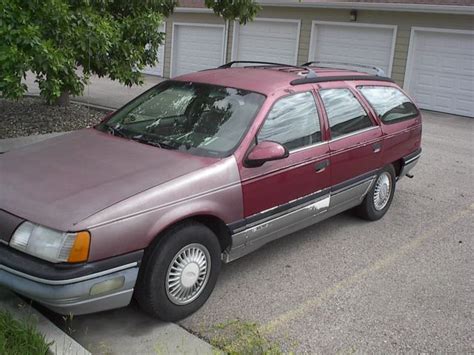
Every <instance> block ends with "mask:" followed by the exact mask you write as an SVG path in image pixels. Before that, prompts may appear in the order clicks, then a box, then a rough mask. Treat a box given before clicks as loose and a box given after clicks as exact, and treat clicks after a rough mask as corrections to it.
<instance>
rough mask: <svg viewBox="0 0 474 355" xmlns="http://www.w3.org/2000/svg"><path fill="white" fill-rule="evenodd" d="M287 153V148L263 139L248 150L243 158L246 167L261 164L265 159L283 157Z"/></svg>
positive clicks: (285, 156) (286, 155)
mask: <svg viewBox="0 0 474 355" xmlns="http://www.w3.org/2000/svg"><path fill="white" fill-rule="evenodd" d="M288 155H289V152H288V149H287V148H286V147H285V146H283V145H281V144H280V143H277V142H273V141H263V142H260V143H258V144H257V145H256V146H255V147H253V149H252V150H251V151H250V153H249V155H248V156H247V159H246V160H245V165H246V166H248V167H257V166H262V165H263V164H264V163H265V162H267V161H271V160H279V159H284V158H287V157H288Z"/></svg>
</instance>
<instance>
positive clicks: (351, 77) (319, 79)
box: [290, 75, 395, 86]
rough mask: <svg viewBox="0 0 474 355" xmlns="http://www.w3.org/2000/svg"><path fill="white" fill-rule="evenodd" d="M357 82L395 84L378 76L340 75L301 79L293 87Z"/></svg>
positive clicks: (389, 79) (294, 82) (295, 81)
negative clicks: (331, 82) (333, 82)
mask: <svg viewBox="0 0 474 355" xmlns="http://www.w3.org/2000/svg"><path fill="white" fill-rule="evenodd" d="M356 80H369V81H385V82H390V83H394V82H395V81H393V80H392V79H391V78H387V77H385V76H377V75H338V76H317V77H315V78H299V79H295V80H292V81H291V82H290V84H291V85H293V86H295V85H303V84H314V83H323V82H329V81H356Z"/></svg>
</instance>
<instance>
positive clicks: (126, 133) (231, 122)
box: [96, 81, 265, 157]
mask: <svg viewBox="0 0 474 355" xmlns="http://www.w3.org/2000/svg"><path fill="white" fill-rule="evenodd" d="M264 100H265V96H264V95H262V94H257V93H254V92H250V91H246V90H241V89H234V88H227V87H221V86H215V85H208V84H200V83H192V82H179V81H166V82H163V83H162V84H160V85H158V86H156V87H154V88H153V89H151V90H149V91H147V92H146V93H145V94H143V95H142V96H139V97H138V98H137V99H135V100H134V101H132V102H131V103H129V104H128V105H126V106H125V107H124V108H122V109H121V110H119V111H118V112H116V113H115V114H114V115H113V116H112V117H111V118H110V119H109V120H107V121H105V122H103V123H101V124H100V125H98V126H97V127H96V128H97V129H99V130H101V131H103V132H108V133H110V134H114V135H117V136H121V137H124V138H127V139H133V140H136V141H138V142H141V143H144V144H150V145H153V146H156V147H160V148H164V149H176V150H182V151H188V152H190V153H192V154H196V155H204V156H213V157H224V156H227V155H229V154H231V153H232V152H233V151H234V149H235V148H236V147H237V145H238V144H239V143H240V141H241V139H242V138H243V136H244V134H245V133H246V132H247V130H248V128H249V126H250V124H251V122H252V120H253V118H254V117H255V115H256V114H257V112H258V110H259V108H260V106H261V105H262V103H263V101H264Z"/></svg>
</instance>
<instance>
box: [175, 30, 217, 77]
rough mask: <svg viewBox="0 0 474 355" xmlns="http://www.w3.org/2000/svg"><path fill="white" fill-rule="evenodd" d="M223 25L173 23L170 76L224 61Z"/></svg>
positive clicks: (210, 66)
mask: <svg viewBox="0 0 474 355" xmlns="http://www.w3.org/2000/svg"><path fill="white" fill-rule="evenodd" d="M224 44H225V38H224V25H208V24H189V23H174V24H173V50H172V57H171V77H173V76H178V75H182V74H186V73H191V72H195V71H198V70H203V69H208V68H215V67H217V66H219V65H221V64H223V63H224Z"/></svg>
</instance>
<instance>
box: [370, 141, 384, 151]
mask: <svg viewBox="0 0 474 355" xmlns="http://www.w3.org/2000/svg"><path fill="white" fill-rule="evenodd" d="M372 149H373V151H374V153H378V152H380V151H381V150H382V144H380V143H374V144H372Z"/></svg>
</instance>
